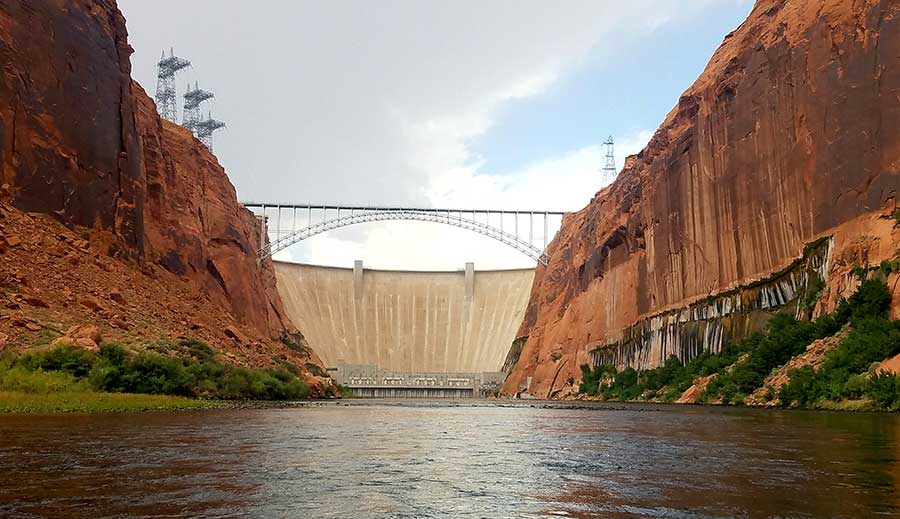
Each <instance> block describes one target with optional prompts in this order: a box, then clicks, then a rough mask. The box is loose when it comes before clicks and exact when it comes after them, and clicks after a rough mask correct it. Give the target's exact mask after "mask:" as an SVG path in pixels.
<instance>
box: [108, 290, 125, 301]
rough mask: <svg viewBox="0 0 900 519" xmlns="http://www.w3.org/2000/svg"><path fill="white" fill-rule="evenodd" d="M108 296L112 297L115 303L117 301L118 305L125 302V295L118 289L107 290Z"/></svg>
mask: <svg viewBox="0 0 900 519" xmlns="http://www.w3.org/2000/svg"><path fill="white" fill-rule="evenodd" d="M109 298H110V299H112V300H113V301H115V302H116V303H119V304H120V305H124V304H125V296H123V295H122V292H119V291H118V290H111V291H110V292H109Z"/></svg>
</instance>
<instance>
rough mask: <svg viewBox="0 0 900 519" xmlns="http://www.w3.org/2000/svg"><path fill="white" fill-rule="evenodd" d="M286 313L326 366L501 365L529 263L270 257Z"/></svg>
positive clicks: (459, 368)
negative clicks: (455, 267)
mask: <svg viewBox="0 0 900 519" xmlns="http://www.w3.org/2000/svg"><path fill="white" fill-rule="evenodd" d="M275 272H276V274H277V279H278V291H279V292H280V294H281V298H282V300H283V301H284V304H285V308H286V310H287V313H288V316H289V317H290V318H291V320H292V321H293V322H294V324H295V325H296V326H297V327H298V328H299V329H300V330H301V331H302V332H303V334H304V335H305V336H306V338H307V339H308V340H309V343H310V345H311V346H312V347H313V348H315V350H316V352H317V353H318V354H319V355H320V356H321V357H322V360H323V361H324V362H325V364H326V365H328V366H335V365H337V363H338V361H343V362H346V363H349V364H372V365H375V366H378V367H379V368H382V369H386V370H393V371H407V372H413V371H428V372H483V371H500V368H501V366H502V365H503V361H504V360H505V358H506V354H507V352H508V351H509V348H510V344H511V343H512V341H513V340H514V339H515V336H516V331H517V330H518V328H519V325H520V324H521V323H522V319H523V317H524V314H525V306H526V304H527V303H528V296H529V294H530V292H531V281H532V279H533V278H534V270H533V269H519V270H494V271H478V272H476V271H474V270H473V269H472V266H471V264H469V265H467V268H466V270H465V271H459V272H411V271H386V270H369V269H363V268H362V265H361V263H360V262H357V264H356V265H355V267H354V268H352V269H349V268H335V267H322V266H316V265H302V264H295V263H282V262H276V263H275Z"/></svg>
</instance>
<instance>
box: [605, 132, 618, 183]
mask: <svg viewBox="0 0 900 519" xmlns="http://www.w3.org/2000/svg"><path fill="white" fill-rule="evenodd" d="M613 144H614V143H613V138H612V135H610V136H609V138H608V139H606V142H604V143H603V146H604V147H605V148H606V163H605V164H604V165H603V174H604V175H606V176H607V178H609V179H614V178H616V173H617V171H616V156H615V154H614V153H613Z"/></svg>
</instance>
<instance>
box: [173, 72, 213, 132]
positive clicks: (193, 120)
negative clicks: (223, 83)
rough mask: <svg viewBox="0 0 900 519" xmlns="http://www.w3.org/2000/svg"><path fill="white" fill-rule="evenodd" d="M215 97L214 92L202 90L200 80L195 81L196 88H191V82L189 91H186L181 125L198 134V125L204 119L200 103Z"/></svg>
mask: <svg viewBox="0 0 900 519" xmlns="http://www.w3.org/2000/svg"><path fill="white" fill-rule="evenodd" d="M213 97H215V96H214V95H213V93H212V92H207V91H206V90H201V89H200V85H199V83H198V82H196V81H195V82H194V88H191V85H190V84H189V85H188V88H187V91H186V92H185V93H184V115H183V116H182V118H181V125H182V126H184V127H185V128H187V129H189V130H191V131H192V132H194V134H195V135H196V133H197V132H196V128H197V125H198V124H199V123H200V122H201V121H202V120H203V114H202V113H201V110H200V104H201V103H203V102H204V101H208V100H210V99H212V98H213Z"/></svg>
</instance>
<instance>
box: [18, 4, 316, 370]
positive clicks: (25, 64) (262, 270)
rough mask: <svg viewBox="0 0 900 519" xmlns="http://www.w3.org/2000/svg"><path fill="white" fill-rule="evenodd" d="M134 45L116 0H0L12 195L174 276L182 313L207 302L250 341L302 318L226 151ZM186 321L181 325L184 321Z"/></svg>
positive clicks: (161, 278)
mask: <svg viewBox="0 0 900 519" xmlns="http://www.w3.org/2000/svg"><path fill="white" fill-rule="evenodd" d="M131 52H132V49H131V47H130V46H129V45H128V42H127V32H126V30H125V20H124V18H123V17H122V15H121V13H120V12H119V11H118V8H117V7H116V5H115V2H114V1H112V0H95V1H89V0H65V1H64V0H44V1H39V2H22V1H17V0H0V62H2V63H3V70H2V72H0V185H3V186H5V189H4V190H3V191H4V192H5V194H3V197H4V198H5V199H7V200H9V202H10V206H11V208H15V209H17V210H21V211H26V212H31V213H44V214H47V215H51V216H52V217H53V218H55V219H56V220H57V221H59V222H60V223H63V224H65V225H66V226H68V227H69V228H73V229H78V230H79V231H78V232H79V233H82V234H83V235H84V237H86V238H89V242H90V245H89V246H90V247H92V248H93V249H95V250H96V251H98V252H99V253H100V254H101V255H103V256H104V257H109V258H114V259H115V260H116V261H118V262H120V263H122V264H125V265H129V268H131V269H133V270H134V271H135V276H138V275H139V274H141V273H142V274H143V275H150V276H151V278H152V279H155V280H156V283H157V284H161V285H162V286H163V287H166V286H168V287H170V288H171V290H169V291H168V292H170V293H171V294H172V299H171V300H170V301H169V304H168V306H169V307H171V308H173V309H178V310H183V311H184V312H183V313H184V315H183V316H181V317H178V316H177V314H178V312H175V314H173V317H174V319H178V320H181V319H187V318H188V317H187V316H188V315H189V314H190V313H192V312H190V311H191V310H197V309H200V308H203V309H204V311H205V312H207V313H210V312H211V313H213V314H214V317H215V319H216V321H217V322H218V324H219V328H220V329H219V330H218V331H217V333H215V334H213V335H214V336H216V337H219V338H222V340H232V341H236V342H239V343H245V344H247V343H251V342H255V341H270V342H271V340H272V339H277V338H279V337H281V336H283V335H284V334H287V333H292V332H295V330H294V329H293V327H292V325H291V324H290V321H289V320H288V319H287V317H286V316H285V313H284V309H283V307H282V304H281V299H280V298H279V296H278V293H277V291H276V289H275V274H274V270H273V268H272V265H271V263H270V262H268V261H267V262H265V263H264V264H263V265H262V267H260V266H258V265H257V255H256V250H257V248H258V243H257V242H258V239H259V238H258V235H259V233H258V227H257V221H256V218H255V217H254V216H253V215H252V214H251V213H250V212H249V211H247V210H246V209H244V208H242V207H241V206H240V205H239V204H238V202H237V199H236V196H235V191H234V188H233V187H232V185H231V184H230V183H229V181H228V178H227V177H226V175H225V172H224V170H223V169H222V167H221V166H220V165H219V164H218V162H217V161H216V159H215V157H214V156H213V155H212V154H211V153H209V152H208V151H207V150H206V148H205V147H203V145H202V144H200V143H199V141H197V140H196V139H194V138H193V137H192V136H191V134H190V133H189V132H188V131H187V130H185V129H183V128H181V127H179V126H177V125H174V124H171V123H169V122H167V121H161V120H160V118H159V117H158V116H157V114H156V110H155V106H154V104H153V102H152V101H151V100H150V99H149V97H148V96H147V95H146V94H145V93H144V92H143V90H142V89H141V88H140V87H139V86H137V85H136V84H135V83H133V82H132V79H131V77H130V72H131V65H130V62H129V57H130V55H131ZM0 194H2V193H0ZM47 229H50V227H47ZM0 238H2V236H0ZM35 239H36V240H40V237H35ZM76 248H78V249H80V247H76ZM36 252H37V251H35V253H36ZM51 252H52V251H51ZM0 253H2V251H0ZM15 258H16V256H8V257H7V258H4V261H12V260H13V259H15ZM27 258H28V256H27V255H25V256H23V257H22V258H20V259H19V260H20V261H22V262H23V265H21V267H22V269H24V270H27V269H28V267H29V266H28V265H27V263H26V262H27V261H28V259H27ZM98 261H99V260H98ZM7 266H10V265H7ZM159 267H161V268H159ZM11 268H12V267H11ZM58 268H59V270H61V271H63V272H64V271H65V269H66V268H68V267H67V266H66V265H65V264H63V263H59V265H58ZM163 269H164V271H163ZM157 271H159V272H157ZM127 277H128V276H126V277H125V278H126V279H127ZM133 279H137V278H133ZM97 283H98V285H99V284H100V283H101V280H99V279H98V280H97ZM135 283H137V281H135ZM88 285H89V284H85V290H89V291H93V292H96V293H97V294H100V295H103V294H104V293H105V292H106V291H107V290H105V289H104V287H102V286H99V290H98V287H94V288H93V290H92V289H91V287H89V286H88ZM162 293H166V291H163V292H162ZM46 299H47V300H53V298H52V297H46ZM76 299H77V295H76ZM63 300H65V298H63ZM164 306H165V305H164ZM160 315H162V314H160ZM107 317H109V316H107ZM186 325H190V323H187V322H185V323H184V324H182V323H179V322H175V323H174V324H173V325H172V326H170V327H169V328H170V330H171V331H172V333H173V334H176V335H177V334H178V333H182V332H183V330H184V329H186V328H187V327H188V326H186ZM228 327H232V330H231V332H230V333H228V337H226V336H225V335H223V334H222V330H224V329H226V328H228ZM175 329H181V330H182V332H179V331H176V330H175ZM311 360H313V361H316V359H315V358H314V355H313V356H312V358H311Z"/></svg>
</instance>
